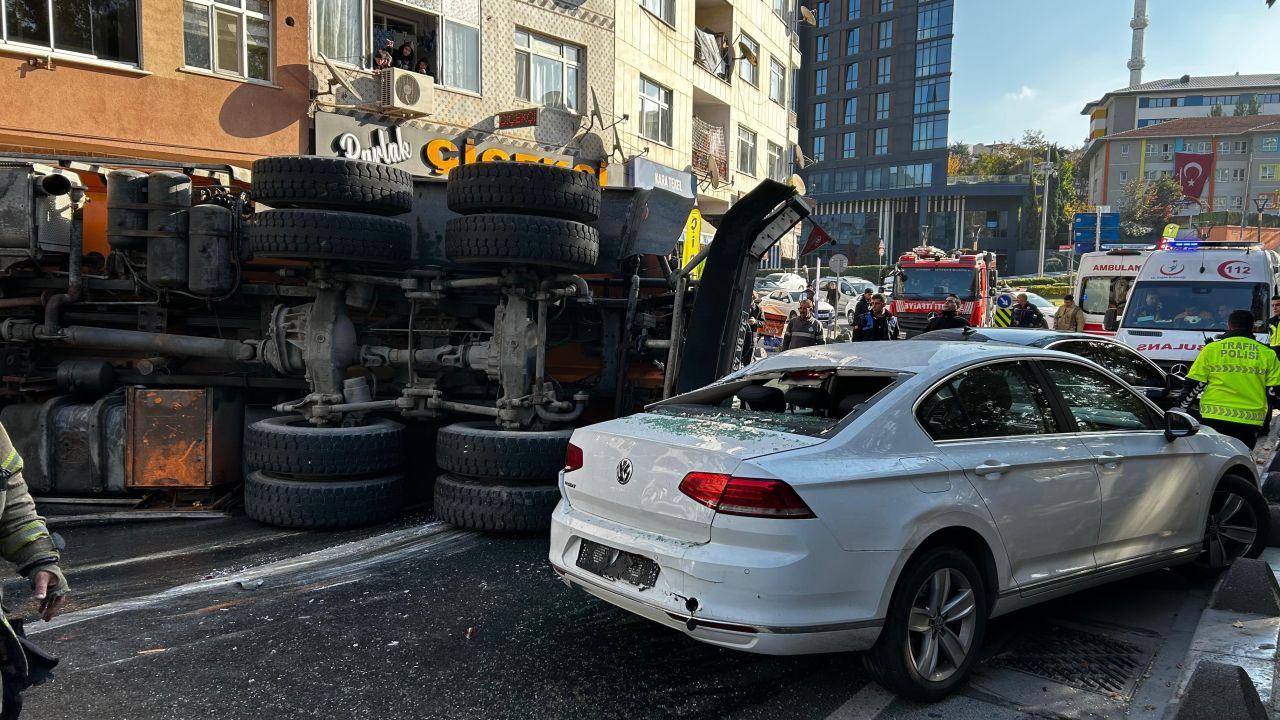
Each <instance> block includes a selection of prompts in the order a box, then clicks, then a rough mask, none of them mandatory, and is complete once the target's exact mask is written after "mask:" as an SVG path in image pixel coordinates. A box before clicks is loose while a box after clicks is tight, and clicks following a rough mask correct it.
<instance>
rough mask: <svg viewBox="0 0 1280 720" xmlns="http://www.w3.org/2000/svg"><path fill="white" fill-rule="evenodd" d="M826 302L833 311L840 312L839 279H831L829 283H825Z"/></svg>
mask: <svg viewBox="0 0 1280 720" xmlns="http://www.w3.org/2000/svg"><path fill="white" fill-rule="evenodd" d="M827 304H828V305H830V306H831V309H832V310H833V311H835V312H836V313H837V314H838V313H839V312H840V281H839V280H832V281H831V284H830V285H827Z"/></svg>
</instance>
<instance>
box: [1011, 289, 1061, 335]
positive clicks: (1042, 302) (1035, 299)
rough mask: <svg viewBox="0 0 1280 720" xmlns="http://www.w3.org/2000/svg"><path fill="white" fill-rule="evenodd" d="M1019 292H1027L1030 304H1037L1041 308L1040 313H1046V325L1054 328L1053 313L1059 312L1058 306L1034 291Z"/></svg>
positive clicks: (1024, 291)
mask: <svg viewBox="0 0 1280 720" xmlns="http://www.w3.org/2000/svg"><path fill="white" fill-rule="evenodd" d="M1017 294H1025V295H1026V296H1027V303H1028V304H1031V305H1035V306H1036V307H1038V308H1040V314H1041V315H1044V326H1045V327H1047V328H1049V329H1050V330H1052V329H1053V324H1054V318H1053V314H1054V313H1056V312H1058V306H1057V305H1054V304H1053V303H1051V302H1049V301H1048V300H1046V299H1044V298H1042V297H1040V296H1039V295H1037V294H1035V293H1033V292H1027V291H1026V290H1019V291H1018V293H1017Z"/></svg>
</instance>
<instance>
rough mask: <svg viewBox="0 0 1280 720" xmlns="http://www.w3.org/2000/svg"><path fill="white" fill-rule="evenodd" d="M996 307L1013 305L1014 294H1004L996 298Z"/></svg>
mask: <svg viewBox="0 0 1280 720" xmlns="http://www.w3.org/2000/svg"><path fill="white" fill-rule="evenodd" d="M996 307H998V308H1011V307H1013V296H1012V295H1010V294H1009V293H1004V294H1002V295H1001V296H1000V297H998V298H996Z"/></svg>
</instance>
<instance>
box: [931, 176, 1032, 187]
mask: <svg viewBox="0 0 1280 720" xmlns="http://www.w3.org/2000/svg"><path fill="white" fill-rule="evenodd" d="M1029 182H1031V176H1030V175H951V176H949V177H947V184H948V185H1026V184H1027V183H1029Z"/></svg>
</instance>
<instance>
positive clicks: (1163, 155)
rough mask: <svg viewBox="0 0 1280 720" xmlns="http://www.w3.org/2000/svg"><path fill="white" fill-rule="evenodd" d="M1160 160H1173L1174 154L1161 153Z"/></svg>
mask: <svg viewBox="0 0 1280 720" xmlns="http://www.w3.org/2000/svg"><path fill="white" fill-rule="evenodd" d="M1160 159H1161V160H1172V159H1173V153H1160Z"/></svg>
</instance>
